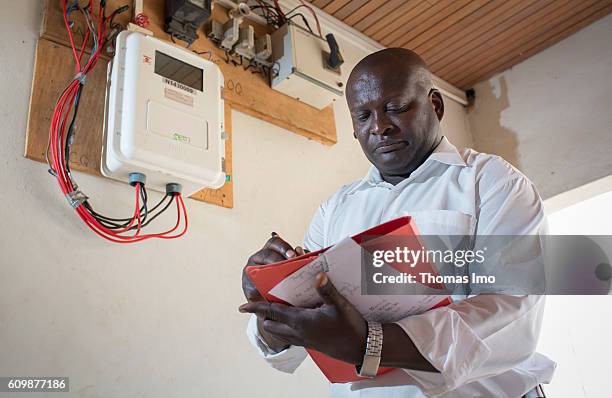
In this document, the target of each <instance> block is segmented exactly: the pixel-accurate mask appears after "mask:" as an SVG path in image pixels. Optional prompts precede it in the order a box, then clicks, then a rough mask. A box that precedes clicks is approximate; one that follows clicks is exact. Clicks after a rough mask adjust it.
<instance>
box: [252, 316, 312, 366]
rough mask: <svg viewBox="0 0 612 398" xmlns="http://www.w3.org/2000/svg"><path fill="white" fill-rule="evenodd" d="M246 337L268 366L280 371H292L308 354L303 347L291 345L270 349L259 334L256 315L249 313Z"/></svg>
mask: <svg viewBox="0 0 612 398" xmlns="http://www.w3.org/2000/svg"><path fill="white" fill-rule="evenodd" d="M247 337H248V338H249V341H250V342H251V344H252V345H253V347H255V349H256V350H257V352H258V353H259V355H261V356H262V357H263V358H264V360H265V361H266V362H268V363H269V364H270V366H272V367H273V368H274V369H277V370H280V371H281V372H285V373H293V372H294V371H295V370H296V369H297V367H298V366H300V364H301V363H302V362H303V361H304V359H306V356H307V355H308V353H307V352H306V350H305V349H304V347H299V346H293V345H292V346H289V347H288V348H286V349H284V350H282V351H279V352H275V351H273V350H271V349H270V347H268V345H267V344H266V342H265V341H264V339H263V338H262V337H261V335H260V334H259V331H258V329H257V316H256V315H251V319H249V324H248V326H247Z"/></svg>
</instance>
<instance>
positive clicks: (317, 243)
mask: <svg viewBox="0 0 612 398" xmlns="http://www.w3.org/2000/svg"><path fill="white" fill-rule="evenodd" d="M325 209H326V203H323V204H322V205H320V206H319V207H318V208H317V211H316V212H315V214H314V216H313V217H312V221H310V225H309V226H308V230H307V231H306V235H304V247H305V248H306V249H308V250H310V251H311V252H313V251H316V250H319V249H322V248H324V247H325Z"/></svg>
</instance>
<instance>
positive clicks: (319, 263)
mask: <svg viewBox="0 0 612 398" xmlns="http://www.w3.org/2000/svg"><path fill="white" fill-rule="evenodd" d="M383 267H387V266H383ZM321 271H325V272H327V275H328V277H329V280H330V281H332V283H333V284H334V286H336V288H337V289H338V291H339V292H340V294H342V295H343V296H344V297H345V298H346V299H347V300H348V301H350V302H351V303H352V304H353V305H354V306H355V307H356V308H357V310H358V311H359V312H360V313H361V314H362V315H363V317H364V318H365V319H366V320H369V321H378V322H383V323H384V322H395V321H398V320H400V319H402V318H405V317H407V316H409V315H414V314H420V313H423V312H425V311H427V310H429V309H430V308H432V307H434V306H435V305H436V304H437V303H439V302H440V301H442V300H444V299H445V298H447V297H448V296H441V295H384V296H383V295H376V296H374V295H362V294H361V247H360V246H359V245H358V244H357V243H356V242H355V241H354V240H353V239H351V238H346V239H344V240H342V241H341V242H339V243H337V244H336V245H335V246H334V247H332V248H330V249H329V250H327V251H326V252H325V253H323V254H322V255H320V256H319V257H318V258H317V259H315V260H313V261H312V262H311V263H309V264H307V265H306V266H304V267H302V268H301V269H299V270H298V271H296V272H294V273H293V274H291V275H290V276H288V277H287V278H285V279H284V280H283V281H282V282H281V283H279V284H278V285H276V286H275V287H274V288H273V289H272V290H271V291H270V293H271V294H273V295H274V296H276V297H278V298H280V299H282V300H284V301H286V302H288V303H290V304H292V305H294V306H296V307H314V306H316V305H318V304H321V302H322V301H321V297H320V296H319V294H318V293H317V291H316V289H315V285H316V276H317V274H318V273H319V272H321ZM384 272H385V273H386V274H392V273H393V272H395V273H397V274H399V272H397V271H396V270H394V269H392V268H391V267H388V268H387V269H386V270H385V271H384Z"/></svg>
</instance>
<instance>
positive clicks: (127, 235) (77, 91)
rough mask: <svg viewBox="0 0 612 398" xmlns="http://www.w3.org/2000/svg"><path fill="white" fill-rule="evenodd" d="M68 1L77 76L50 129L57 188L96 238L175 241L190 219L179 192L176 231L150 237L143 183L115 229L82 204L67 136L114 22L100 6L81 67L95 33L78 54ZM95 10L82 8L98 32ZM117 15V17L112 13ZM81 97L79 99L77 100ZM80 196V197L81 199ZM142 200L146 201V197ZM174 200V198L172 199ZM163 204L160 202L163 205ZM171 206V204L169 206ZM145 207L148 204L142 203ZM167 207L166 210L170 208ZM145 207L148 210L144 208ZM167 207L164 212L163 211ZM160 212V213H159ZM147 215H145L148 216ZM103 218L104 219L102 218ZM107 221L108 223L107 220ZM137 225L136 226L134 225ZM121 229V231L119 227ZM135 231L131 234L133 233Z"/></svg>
mask: <svg viewBox="0 0 612 398" xmlns="http://www.w3.org/2000/svg"><path fill="white" fill-rule="evenodd" d="M67 3H68V1H67V0H64V2H63V11H64V23H65V25H66V29H67V30H68V36H69V39H70V45H71V49H72V53H73V56H74V62H75V67H76V76H75V77H74V79H73V80H72V81H71V82H70V83H69V84H68V87H67V88H66V90H65V91H64V92H63V93H62V94H61V95H60V98H59V99H58V101H57V104H56V106H55V109H54V112H53V116H52V118H51V125H50V128H49V150H48V155H49V163H50V171H51V172H52V173H53V174H54V175H55V177H56V180H57V182H58V185H59V187H60V190H61V191H62V193H63V194H64V195H65V196H66V198H67V199H68V200H69V202H70V203H71V205H72V206H73V207H74V208H75V210H76V212H77V214H78V215H79V217H80V218H81V219H82V220H83V222H84V223H85V225H87V227H89V228H90V229H91V230H92V231H93V232H95V233H96V234H97V235H99V236H101V237H103V238H105V239H107V240H109V241H111V242H116V243H135V242H141V241H143V240H146V239H151V238H160V239H175V238H179V237H181V236H183V235H185V233H186V232H187V229H188V224H189V223H188V218H187V210H186V208H185V204H184V202H183V198H182V196H181V194H180V193H175V194H173V200H174V201H175V202H176V207H177V221H176V224H175V225H174V227H173V228H171V229H169V230H167V231H164V232H159V233H151V234H142V229H143V228H144V225H143V222H144V220H143V218H142V215H141V206H140V205H141V203H140V198H141V195H142V190H143V188H144V186H142V185H141V184H140V183H136V184H135V191H136V201H135V202H136V204H135V208H134V213H133V215H132V217H131V218H129V219H127V221H126V223H125V224H122V225H119V224H113V223H110V224H108V222H107V224H108V225H111V226H113V227H112V228H108V227H107V226H106V225H104V224H103V223H102V222H101V221H100V220H102V221H104V220H112V219H108V218H104V217H103V216H100V215H98V214H97V213H95V212H94V213H95V214H96V216H94V214H92V212H93V210H91V207H89V205H88V206H87V207H86V206H84V205H83V203H86V201H87V198H86V197H85V196H84V194H82V192H80V191H78V190H77V189H78V188H77V187H76V184H75V183H73V180H72V179H71V176H70V174H69V171H68V169H67V166H66V155H67V154H66V153H65V148H66V140H67V139H68V137H67V134H68V131H67V125H68V121H69V117H70V115H71V114H72V117H73V119H74V117H75V113H76V108H75V109H74V110H73V107H74V105H75V100H76V102H78V100H80V95H81V90H82V85H83V84H84V83H85V78H86V76H87V74H88V73H89V72H90V71H91V70H92V69H93V68H94V67H95V65H96V64H97V62H98V60H99V58H100V55H101V52H102V47H103V45H104V43H105V41H106V34H107V27H106V24H107V22H108V21H109V20H110V19H111V18H110V17H108V18H106V17H105V16H104V9H103V7H100V10H99V14H98V17H97V22H98V26H97V36H95V33H94V36H95V37H94V38H95V39H96V40H97V41H96V42H95V43H94V49H95V51H94V52H93V53H92V54H91V56H90V58H89V60H88V61H87V63H86V64H85V65H83V64H82V61H81V60H82V57H83V54H84V52H85V48H86V46H87V42H88V40H89V39H90V38H92V34H91V32H90V30H89V29H88V30H87V33H86V34H85V36H84V39H83V43H82V45H81V48H80V50H79V51H77V47H76V45H75V42H74V35H73V33H72V30H71V28H70V22H69V21H68V14H67V8H68V5H67ZM92 9H93V0H90V2H89V9H88V10H85V9H83V10H82V11H83V14H84V16H85V18H87V19H88V20H87V23H88V28H89V27H90V26H91V29H93V30H94V32H95V27H93V21H91V19H90V15H89V12H90V10H92ZM113 15H114V14H113ZM77 96H79V97H77ZM79 195H80V196H79ZM143 199H146V195H145V196H143ZM171 200H172V199H171ZM160 203H161V202H160ZM169 204H170V203H168V205H169ZM143 205H144V206H146V203H144V204H143ZM168 205H166V207H167V206H168ZM145 208H146V207H145ZM164 210H165V208H164V209H163V210H162V211H164ZM160 213H161V212H158V213H157V214H160ZM145 214H146V213H145ZM99 217H102V218H99ZM183 217H184V222H183V224H184V226H183V229H182V231H181V232H180V233H175V231H176V230H177V229H178V228H179V226H180V224H181V220H182V218H183ZM105 222H106V221H105ZM135 224H136V226H134V225H135ZM120 227H122V228H120ZM134 229H135V232H133V233H131V232H130V231H133V230H134Z"/></svg>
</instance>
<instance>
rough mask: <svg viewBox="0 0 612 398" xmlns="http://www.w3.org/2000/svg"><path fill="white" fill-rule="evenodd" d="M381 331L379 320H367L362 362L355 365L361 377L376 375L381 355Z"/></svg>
mask: <svg viewBox="0 0 612 398" xmlns="http://www.w3.org/2000/svg"><path fill="white" fill-rule="evenodd" d="M382 344H383V331H382V325H381V324H380V322H368V339H367V341H366V352H365V355H364V356H363V363H362V364H361V365H358V366H357V374H358V375H359V376H361V377H369V378H374V377H376V373H378V367H379V366H380V357H381V355H382Z"/></svg>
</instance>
